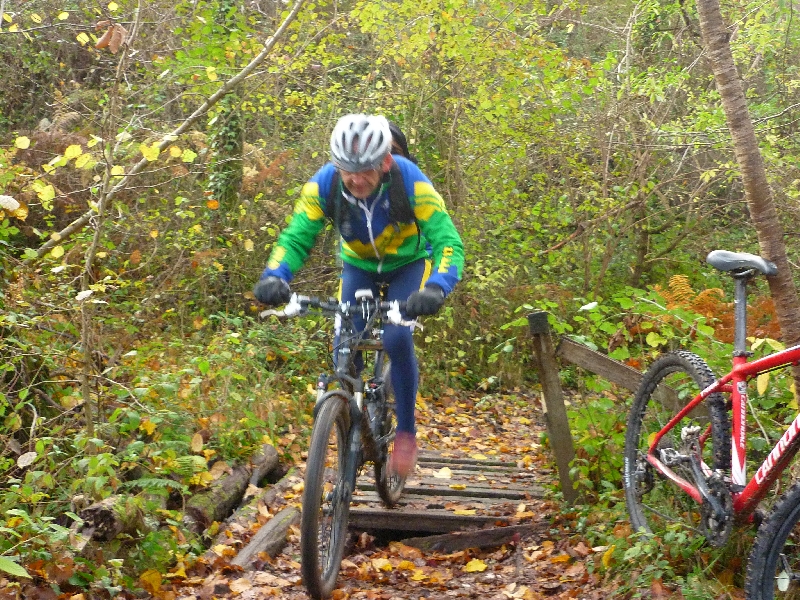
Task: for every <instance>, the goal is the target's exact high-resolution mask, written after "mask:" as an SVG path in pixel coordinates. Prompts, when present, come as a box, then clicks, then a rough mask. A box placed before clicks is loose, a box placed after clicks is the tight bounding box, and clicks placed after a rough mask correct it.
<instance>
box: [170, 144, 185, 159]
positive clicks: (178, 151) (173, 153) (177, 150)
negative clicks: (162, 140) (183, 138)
mask: <svg viewBox="0 0 800 600" xmlns="http://www.w3.org/2000/svg"><path fill="white" fill-rule="evenodd" d="M182 152H183V150H181V149H180V148H178V146H170V147H169V155H170V156H171V157H172V158H178V157H179V156H180V155H181V153H182Z"/></svg>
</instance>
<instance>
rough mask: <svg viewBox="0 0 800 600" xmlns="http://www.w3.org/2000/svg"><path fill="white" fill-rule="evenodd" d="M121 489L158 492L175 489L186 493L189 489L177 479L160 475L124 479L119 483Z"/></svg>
mask: <svg viewBox="0 0 800 600" xmlns="http://www.w3.org/2000/svg"><path fill="white" fill-rule="evenodd" d="M120 488H123V489H132V488H139V489H141V490H142V491H143V492H158V491H162V490H168V489H169V490H176V491H178V492H182V493H186V492H188V491H189V488H187V487H186V486H185V485H183V484H182V483H180V482H178V481H173V480H171V479H163V478H160V477H144V478H142V479H134V480H133V481H126V482H124V483H123V484H121V485H120Z"/></svg>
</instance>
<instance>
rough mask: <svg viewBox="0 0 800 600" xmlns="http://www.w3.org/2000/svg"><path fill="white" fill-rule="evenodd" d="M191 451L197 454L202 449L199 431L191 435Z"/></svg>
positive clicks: (201, 438)
mask: <svg viewBox="0 0 800 600" xmlns="http://www.w3.org/2000/svg"><path fill="white" fill-rule="evenodd" d="M191 449H192V452H194V453H196V454H199V453H200V451H201V450H202V449H203V436H202V435H200V433H195V434H194V435H193V436H192V443H191Z"/></svg>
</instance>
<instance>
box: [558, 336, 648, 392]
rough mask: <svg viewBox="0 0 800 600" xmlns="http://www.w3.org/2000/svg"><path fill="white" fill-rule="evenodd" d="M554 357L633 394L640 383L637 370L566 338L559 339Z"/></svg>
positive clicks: (639, 375) (640, 377)
mask: <svg viewBox="0 0 800 600" xmlns="http://www.w3.org/2000/svg"><path fill="white" fill-rule="evenodd" d="M556 356H558V357H559V358H561V359H563V360H566V361H567V362H569V363H572V364H573V365H577V366H579V367H581V368H583V369H586V370H587V371H590V372H592V373H595V374H596V375H600V377H602V378H603V379H607V380H608V381H610V382H612V383H615V384H617V385H619V386H621V387H624V388H625V389H627V390H631V391H634V392H635V391H636V389H637V388H638V387H639V384H640V383H641V382H642V373H641V372H640V371H638V370H637V369H634V368H633V367H629V366H628V365H626V364H624V363H621V362H619V361H617V360H614V359H613V358H609V357H608V356H606V355H605V354H602V353H600V352H596V351H595V350H592V349H591V348H589V347H587V346H584V345H583V344H579V343H578V342H573V341H572V340H571V339H569V338H566V337H562V338H561V341H560V342H559V344H558V347H557V348H556Z"/></svg>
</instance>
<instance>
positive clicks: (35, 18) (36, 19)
mask: <svg viewBox="0 0 800 600" xmlns="http://www.w3.org/2000/svg"><path fill="white" fill-rule="evenodd" d="M31 21H33V22H34V23H41V22H42V17H40V16H39V15H37V14H36V13H33V14H32V15H31Z"/></svg>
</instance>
